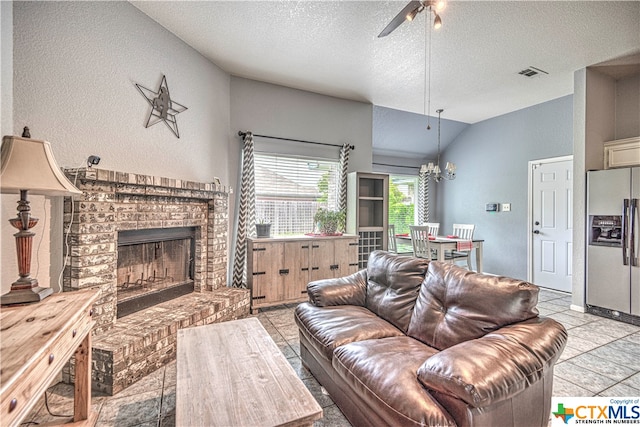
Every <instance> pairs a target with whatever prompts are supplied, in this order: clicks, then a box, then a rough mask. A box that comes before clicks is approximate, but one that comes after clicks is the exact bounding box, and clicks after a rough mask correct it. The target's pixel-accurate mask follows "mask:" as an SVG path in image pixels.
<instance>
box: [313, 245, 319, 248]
mask: <svg viewBox="0 0 640 427" xmlns="http://www.w3.org/2000/svg"><path fill="white" fill-rule="evenodd" d="M311 247H312V248H319V247H320V245H311Z"/></svg>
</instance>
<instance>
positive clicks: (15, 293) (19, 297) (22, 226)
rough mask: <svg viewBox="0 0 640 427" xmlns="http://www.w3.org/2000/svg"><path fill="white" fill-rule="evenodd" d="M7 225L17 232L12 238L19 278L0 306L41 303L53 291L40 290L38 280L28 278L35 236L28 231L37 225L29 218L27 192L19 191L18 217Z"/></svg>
mask: <svg viewBox="0 0 640 427" xmlns="http://www.w3.org/2000/svg"><path fill="white" fill-rule="evenodd" d="M9 223H10V224H11V225H12V226H13V227H15V228H17V229H18V232H17V233H16V234H14V235H13V236H14V237H15V238H16V252H17V255H18V270H19V273H20V277H19V278H18V280H16V281H15V282H13V283H12V284H11V291H10V292H9V293H6V294H4V295H2V296H0V305H10V304H24V303H30V302H38V301H42V300H43V299H45V298H46V297H48V296H49V295H51V294H52V293H53V289H52V288H41V287H40V286H38V280H37V279H32V278H31V277H30V276H29V274H30V273H29V271H30V270H31V248H32V246H33V236H35V233H33V232H31V231H29V230H30V229H31V228H33V227H34V226H35V225H36V224H37V223H38V219H37V218H34V217H32V216H31V208H30V207H29V201H28V200H27V190H20V200H19V201H18V216H17V217H16V218H13V219H10V220H9Z"/></svg>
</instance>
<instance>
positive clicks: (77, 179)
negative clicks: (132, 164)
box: [63, 168, 249, 394]
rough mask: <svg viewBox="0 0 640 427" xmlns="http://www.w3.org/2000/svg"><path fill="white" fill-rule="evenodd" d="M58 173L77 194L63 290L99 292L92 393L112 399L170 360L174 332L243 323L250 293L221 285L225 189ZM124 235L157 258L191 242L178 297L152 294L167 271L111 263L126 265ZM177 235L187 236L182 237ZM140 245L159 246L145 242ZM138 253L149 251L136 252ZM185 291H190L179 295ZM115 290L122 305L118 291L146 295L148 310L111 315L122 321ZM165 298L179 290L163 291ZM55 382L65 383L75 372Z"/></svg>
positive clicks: (111, 174)
mask: <svg viewBox="0 0 640 427" xmlns="http://www.w3.org/2000/svg"><path fill="white" fill-rule="evenodd" d="M65 173H66V175H67V177H68V178H69V179H70V180H71V181H72V182H74V183H75V184H76V186H77V187H78V188H79V189H80V190H82V192H83V194H82V195H81V196H78V197H74V198H73V199H66V200H65V207H64V212H65V220H64V222H65V224H64V227H65V230H67V228H68V226H69V222H71V229H70V232H69V236H68V237H67V241H68V243H69V246H68V249H67V248H66V247H65V255H66V254H67V251H68V256H69V262H68V266H67V267H66V268H65V271H64V280H63V290H64V291H73V290H78V289H83V288H89V287H91V288H95V287H97V288H100V290H101V291H102V293H101V295H100V297H99V299H98V301H97V302H96V304H95V305H94V316H93V317H94V320H95V321H96V326H95V328H94V330H93V345H92V347H93V373H92V382H93V387H94V389H97V390H99V391H103V392H106V393H109V394H114V393H117V392H118V391H120V390H122V389H123V388H125V387H127V386H128V385H130V384H132V383H133V382H135V381H137V380H138V379H140V378H142V377H143V376H145V375H147V374H148V373H150V372H152V371H154V370H155V369H157V368H159V367H160V366H162V365H163V364H165V363H167V362H169V361H171V360H173V359H175V346H176V335H177V330H178V329H180V328H184V327H190V326H196V325H204V324H208V323H213V322H218V321H222V320H229V319H235V318H239V317H244V316H246V315H248V313H249V294H248V291H247V290H244V289H235V288H229V287H227V286H226V282H227V241H228V229H229V215H228V198H229V195H228V192H227V190H226V188H224V187H223V186H222V185H219V184H214V183H198V182H192V181H183V180H177V179H170V178H161V177H153V176H148V175H140V174H133V173H124V172H116V171H109V170H104V169H96V168H80V169H67V170H66V171H65ZM131 232H133V234H136V233H138V232H142V235H143V236H144V238H143V240H144V239H147V240H145V242H146V243H142V245H145V244H146V245H147V246H148V245H149V244H150V245H151V246H150V247H151V250H153V251H154V254H156V257H157V250H158V248H161V247H162V248H164V247H165V246H166V247H171V246H172V245H171V244H169V243H170V242H171V241H174V240H175V241H178V240H176V239H182V240H183V241H189V242H190V243H188V245H189V246H190V249H188V252H185V254H187V255H184V254H183V255H182V256H183V257H184V258H185V259H188V261H189V262H190V264H189V266H188V267H185V268H188V272H185V271H182V270H181V273H180V274H184V275H185V278H183V279H181V280H179V282H180V285H181V286H182V288H181V289H180V290H179V291H174V292H173V293H174V295H169V296H167V295H164V297H159V295H160V294H161V293H162V292H161V291H160V290H159V289H158V288H157V287H156V286H157V284H159V283H161V282H162V283H165V282H166V280H164V278H165V277H167V276H172V277H173V276H174V275H175V274H178V273H175V274H174V273H173V272H172V273H169V271H168V269H167V268H168V267H165V264H167V265H170V264H171V263H169V262H167V263H160V262H157V261H140V262H139V263H137V264H136V262H132V261H131V260H128V261H126V262H125V263H123V261H122V260H121V262H120V263H118V254H119V252H120V253H122V254H125V253H126V254H127V257H128V258H131V257H132V255H131V253H130V252H131V251H130V250H129V246H126V247H125V246H123V242H122V238H123V237H124V238H125V240H126V239H128V238H130V237H127V236H128V235H129V234H131ZM167 233H168V234H169V235H170V236H171V235H172V234H176V233H177V234H180V237H179V238H176V239H173V240H172V238H171V237H169V238H167V237H166V234H167ZM185 233H187V234H188V236H187V237H185V236H182V234H185ZM148 236H160V237H157V241H153V240H149V239H153V237H148ZM189 239H191V240H189ZM119 243H120V246H119ZM127 243H130V242H127ZM134 243H135V242H134ZM176 245H177V244H173V246H176ZM185 245H186V244H179V245H177V246H180V249H178V252H180V251H187V249H181V248H182V247H183V246H185ZM141 251H142V252H145V251H146V252H148V249H144V246H143V248H142V249H141ZM174 251H175V250H174ZM152 258H153V257H152ZM173 263H174V264H176V262H173ZM177 264H180V262H178V263H177ZM127 269H128V270H127ZM119 273H120V277H119ZM123 277H124V278H123ZM161 279H162V280H161ZM185 284H186V286H187V288H188V291H185V290H184V289H187V288H185ZM118 289H120V291H121V298H120V299H121V300H122V299H123V298H122V295H123V294H124V293H125V291H126V292H127V293H129V294H134V293H143V291H145V292H146V293H148V294H149V295H150V296H151V297H152V299H153V301H151V303H149V302H148V301H146V302H145V303H144V305H142V306H140V307H142V308H140V307H137V308H136V309H135V310H132V311H131V313H133V314H128V313H129V311H128V310H129V309H127V314H126V315H125V316H124V317H122V316H121V315H119V313H118V310H120V311H121V312H123V311H124V310H125V308H124V306H123V305H122V302H121V304H120V305H119V304H118ZM172 289H177V287H175V286H173V285H171V289H170V290H172ZM163 292H164V291H163ZM187 292H188V293H187ZM165 293H166V292H165ZM185 293H187V294H186V295H185ZM168 294H171V292H168ZM176 296H177V297H176ZM174 297H176V298H174ZM120 314H123V313H120ZM63 376H64V377H65V378H64V379H65V380H67V381H73V369H68V370H67V371H66V372H65V374H64V375H63Z"/></svg>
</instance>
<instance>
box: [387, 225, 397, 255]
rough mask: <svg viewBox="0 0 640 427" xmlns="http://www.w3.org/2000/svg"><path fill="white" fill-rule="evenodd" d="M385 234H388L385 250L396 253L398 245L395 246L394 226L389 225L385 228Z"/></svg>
mask: <svg viewBox="0 0 640 427" xmlns="http://www.w3.org/2000/svg"><path fill="white" fill-rule="evenodd" d="M387 232H388V233H389V236H388V237H389V238H388V242H387V250H388V251H389V252H393V253H396V254H397V253H398V245H397V244H396V226H395V225H393V224H389V226H388V228H387Z"/></svg>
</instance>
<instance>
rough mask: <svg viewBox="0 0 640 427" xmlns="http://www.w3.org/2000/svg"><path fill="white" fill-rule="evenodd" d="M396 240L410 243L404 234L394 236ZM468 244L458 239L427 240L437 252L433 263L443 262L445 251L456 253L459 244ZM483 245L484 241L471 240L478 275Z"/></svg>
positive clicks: (439, 238)
mask: <svg viewBox="0 0 640 427" xmlns="http://www.w3.org/2000/svg"><path fill="white" fill-rule="evenodd" d="M396 239H398V240H406V241H409V242H411V236H410V235H408V234H407V235H405V234H396ZM466 242H469V240H465V239H458V238H455V237H447V236H436V237H435V238H430V239H429V245H430V246H431V248H432V249H435V251H436V252H437V258H436V259H435V261H444V252H445V251H457V250H458V246H459V243H462V244H465V243H466ZM483 243H484V239H473V240H471V247H472V249H473V250H474V252H475V255H476V256H475V258H476V271H477V272H478V273H482V245H483Z"/></svg>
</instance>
